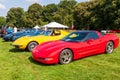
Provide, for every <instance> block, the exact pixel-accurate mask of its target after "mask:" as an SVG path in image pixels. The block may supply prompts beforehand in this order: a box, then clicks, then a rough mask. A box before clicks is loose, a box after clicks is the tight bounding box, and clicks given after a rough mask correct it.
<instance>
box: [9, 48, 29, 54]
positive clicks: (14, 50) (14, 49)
mask: <svg viewBox="0 0 120 80" xmlns="http://www.w3.org/2000/svg"><path fill="white" fill-rule="evenodd" d="M9 52H14V53H18V52H29V51H26V50H24V51H23V50H20V49H17V48H12V49H10V50H9Z"/></svg>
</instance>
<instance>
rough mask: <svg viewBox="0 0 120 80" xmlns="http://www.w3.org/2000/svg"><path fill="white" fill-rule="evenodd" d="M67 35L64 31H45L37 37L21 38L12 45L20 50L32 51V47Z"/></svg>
mask: <svg viewBox="0 0 120 80" xmlns="http://www.w3.org/2000/svg"><path fill="white" fill-rule="evenodd" d="M68 34H69V32H67V31H65V30H47V31H44V32H43V33H42V34H41V35H39V36H25V37H21V38H19V39H17V40H15V41H14V42H13V44H12V45H13V46H15V47H16V48H19V49H22V50H25V49H28V50H29V51H32V49H33V48H34V47H36V46H37V45H39V44H41V43H43V42H46V41H53V40H59V39H61V38H63V37H65V36H66V35H68Z"/></svg>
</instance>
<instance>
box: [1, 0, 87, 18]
mask: <svg viewBox="0 0 120 80" xmlns="http://www.w3.org/2000/svg"><path fill="white" fill-rule="evenodd" d="M76 1H77V2H78V3H79V2H85V1H89V0H76ZM36 2H37V3H39V4H41V5H47V4H51V3H55V4H58V3H59V2H60V0H0V16H4V17H5V16H6V15H7V12H8V11H9V10H10V8H13V7H15V8H16V7H21V8H23V9H24V10H25V11H27V10H28V7H29V6H30V5H32V4H33V3H36Z"/></svg>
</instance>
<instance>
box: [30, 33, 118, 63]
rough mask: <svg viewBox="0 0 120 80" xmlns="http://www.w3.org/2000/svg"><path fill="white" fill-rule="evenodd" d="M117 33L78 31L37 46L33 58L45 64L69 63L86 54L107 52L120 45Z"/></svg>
mask: <svg viewBox="0 0 120 80" xmlns="http://www.w3.org/2000/svg"><path fill="white" fill-rule="evenodd" d="M118 44H119V38H118V36H117V35H115V34H105V35H103V34H101V33H100V32H98V31H76V32H72V33H70V34H69V35H68V36H66V37H64V38H63V39H61V40H57V41H50V42H46V43H43V44H41V45H38V46H36V47H35V48H34V49H33V50H32V58H33V59H34V60H36V61H38V62H41V63H44V64H54V63H61V64H68V63H70V62H71V61H72V60H76V59H79V58H83V57H86V56H91V55H96V54H102V53H107V54H110V53H112V52H113V50H114V49H115V48H117V47H118Z"/></svg>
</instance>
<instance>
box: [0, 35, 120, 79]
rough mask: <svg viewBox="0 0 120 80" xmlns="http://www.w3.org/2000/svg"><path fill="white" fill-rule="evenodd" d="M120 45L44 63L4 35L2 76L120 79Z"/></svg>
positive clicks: (0, 46) (0, 44)
mask: <svg viewBox="0 0 120 80" xmlns="http://www.w3.org/2000/svg"><path fill="white" fill-rule="evenodd" d="M119 36H120V35H119ZM119 75H120V46H119V47H118V48H117V49H115V50H114V52H113V54H101V55H95V56H91V57H86V58H83V59H79V60H76V61H72V62H71V63H70V64H67V65H60V64H57V65H44V64H41V63H38V62H36V61H34V60H33V59H32V58H31V53H30V52H27V51H21V50H17V49H15V48H14V47H13V46H11V42H4V41H3V40H2V39H0V80H120V76H119Z"/></svg>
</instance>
